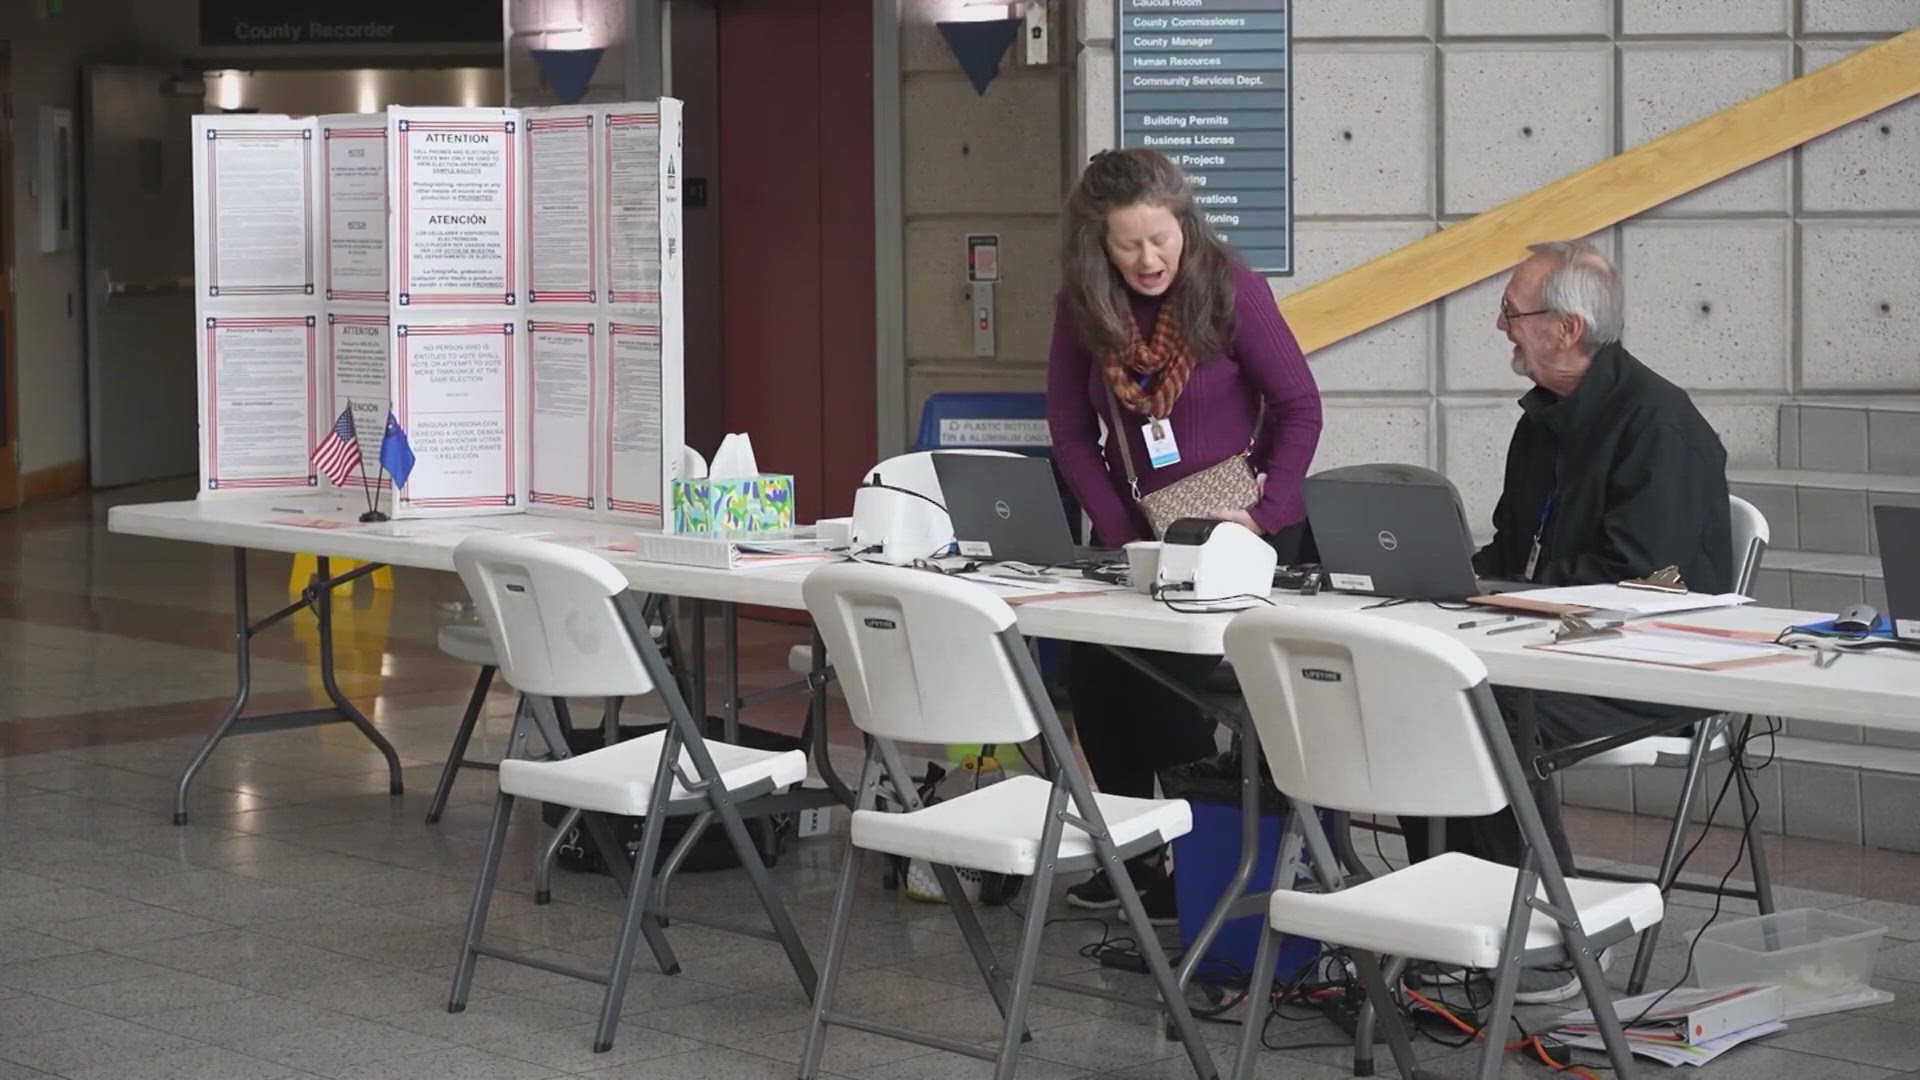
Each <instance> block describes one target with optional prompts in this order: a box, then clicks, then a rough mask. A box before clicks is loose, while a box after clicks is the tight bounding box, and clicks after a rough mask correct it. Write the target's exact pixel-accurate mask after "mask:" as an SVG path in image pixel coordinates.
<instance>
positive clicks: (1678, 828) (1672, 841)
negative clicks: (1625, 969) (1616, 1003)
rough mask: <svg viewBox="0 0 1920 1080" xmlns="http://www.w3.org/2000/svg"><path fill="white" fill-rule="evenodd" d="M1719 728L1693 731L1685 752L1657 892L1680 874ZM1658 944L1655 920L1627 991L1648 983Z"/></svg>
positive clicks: (1710, 723) (1709, 725)
mask: <svg viewBox="0 0 1920 1080" xmlns="http://www.w3.org/2000/svg"><path fill="white" fill-rule="evenodd" d="M1720 730H1721V721H1719V720H1718V719H1717V718H1716V719H1710V720H1707V721H1705V722H1703V723H1702V724H1701V725H1700V729H1699V730H1698V731H1696V732H1694V736H1693V747H1692V749H1691V750H1690V751H1689V753H1688V755H1687V775H1686V779H1685V780H1684V781H1682V782H1681V784H1680V802H1679V804H1678V805H1676V806H1675V807H1674V810H1673V825H1672V827H1671V828H1669V829H1668V830H1667V848H1666V851H1665V852H1663V853H1662V854H1661V856H1660V870H1659V872H1658V874H1657V875H1656V877H1655V879H1654V884H1656V885H1658V886H1660V894H1661V895H1662V896H1665V895H1666V894H1667V891H1668V890H1670V889H1672V888H1673V883H1674V881H1675V880H1677V879H1678V878H1679V876H1680V855H1681V852H1682V851H1684V850H1685V848H1686V842H1687V824H1688V821H1689V820H1690V819H1691V818H1692V816H1693V804H1694V803H1695V802H1696V801H1697V800H1698V798H1699V795H1700V787H1701V780H1702V778H1703V777H1704V776H1705V775H1706V769H1707V748H1708V747H1710V746H1712V745H1713V739H1714V736H1715V735H1716V734H1718V733H1719V732H1720ZM1659 945H1660V924H1659V923H1654V924H1653V925H1652V926H1649V927H1647V929H1646V930H1645V931H1644V932H1643V933H1641V935H1640V943H1639V945H1638V947H1637V951H1636V952H1635V953H1634V956H1633V971H1632V972H1631V973H1630V974H1629V975H1628V976H1627V993H1628V994H1638V993H1639V992H1640V991H1641V989H1642V988H1644V987H1645V986H1646V984H1647V976H1648V974H1649V973H1650V972H1651V971H1652V970H1653V955H1654V951H1655V950H1656V949H1657V948H1659Z"/></svg>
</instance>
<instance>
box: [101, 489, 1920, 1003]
mask: <svg viewBox="0 0 1920 1080" xmlns="http://www.w3.org/2000/svg"><path fill="white" fill-rule="evenodd" d="M356 516H357V513H356V508H355V507H354V506H352V505H351V504H350V502H349V501H347V500H344V499H331V498H327V497H322V496H313V497H302V498H295V499H285V498H281V499H276V500H274V503H273V505H271V506H269V505H266V504H263V503H259V502H252V501H237V500H236V501H227V502H212V501H206V502H175V503H153V504H146V505H130V506H118V507H114V508H113V509H112V510H110V511H109V513H108V519H107V524H108V529H109V530H110V531H112V532H115V533H123V534H127V535H135V536H147V537H156V538H161V539H169V540H182V541H187V542H190V543H202V544H217V545H221V546H227V547H232V548H233V549H234V567H235V571H234V585H235V591H236V595H235V629H236V635H235V649H236V654H237V663H238V680H239V681H238V687H237V690H236V693H235V697H234V702H233V705H232V706H231V707H230V709H229V710H228V712H227V714H226V716H225V717H223V718H222V719H221V721H220V723H219V724H218V725H217V726H216V727H215V729H214V731H213V732H211V733H210V734H209V735H208V738H207V740H206V742H204V743H203V744H202V745H201V747H200V748H199V750H198V751H197V752H196V753H195V755H194V757H193V759H192V760H191V761H190V762H189V763H188V765H187V767H186V769H185V770H184V771H183V772H182V774H181V777H180V781H179V786H178V788H177V791H176V796H175V805H174V820H175V822H176V823H184V822H185V820H186V794H187V789H188V785H189V784H190V783H191V781H192V778H193V774H194V772H195V771H197V770H198V769H199V767H200V766H201V765H202V764H203V763H204V762H205V761H206V759H207V757H208V756H209V755H210V754H211V753H212V752H213V749H214V747H215V746H216V745H217V744H218V743H219V741H220V739H222V738H223V737H225V735H226V734H227V733H228V732H229V731H231V730H232V728H233V727H234V726H235V724H236V722H238V721H239V720H240V719H241V712H242V710H243V709H244V708H245V705H246V699H247V691H248V650H249V640H250V638H251V637H252V636H253V635H254V634H256V633H258V632H260V631H262V630H264V629H266V628H267V627H268V626H271V625H272V624H273V623H275V622H278V621H280V620H282V619H284V618H286V617H287V616H288V615H290V614H293V613H294V612H295V611H298V610H300V609H301V608H302V607H311V608H312V609H313V611H314V612H315V615H316V617H317V618H318V621H319V624H320V657H321V659H320V663H321V671H322V676H323V683H324V685H325V686H326V687H327V692H328V695H329V697H330V698H331V699H332V701H333V704H334V706H335V709H334V710H322V711H321V713H320V714H313V713H303V714H294V715H293V716H292V717H291V718H290V719H291V720H294V721H309V722H310V721H312V720H314V719H326V718H332V715H333V713H334V712H337V714H338V715H339V716H341V717H344V718H345V719H346V720H348V721H350V722H352V723H354V724H355V726H356V727H358V728H359V729H360V730H361V731H362V732H363V733H365V734H366V735H367V737H368V738H369V739H370V740H371V741H372V742H373V743H374V745H375V746H376V747H378V748H380V749H381V751H382V752H383V753H384V754H386V755H387V760H388V763H389V767H390V769H391V770H392V776H393V790H394V792H395V793H396V794H397V793H398V792H399V791H400V774H399V767H398V761H397V759H396V758H395V757H394V755H393V750H392V748H391V746H389V745H388V744H387V742H386V740H385V739H384V738H382V737H381V735H380V733H379V732H378V731H377V730H376V729H374V728H373V726H372V725H371V724H369V723H368V722H367V721H366V719H365V717H364V716H362V715H361V714H360V713H359V711H358V710H357V709H355V708H354V707H353V705H352V704H351V703H350V702H348V701H347V700H346V698H345V695H343V694H341V693H340V691H339V689H338V687H337V685H336V684H335V683H334V681H333V679H332V643H331V638H330V619H329V614H328V611H329V604H330V602H331V601H330V597H331V591H332V590H331V586H332V585H336V584H339V583H340V582H342V581H346V580H351V579H352V578H354V577H357V576H359V575H361V574H364V573H367V572H369V571H370V570H371V569H372V568H373V566H374V565H378V564H387V565H393V566H408V567H415V568H419V569H427V570H444V571H451V570H452V569H453V549H454V547H455V546H456V545H457V544H458V543H459V542H460V540H462V539H464V538H465V536H467V535H472V534H473V532H474V531H477V530H505V531H510V532H517V533H522V534H543V535H544V537H545V538H547V539H551V540H556V541H560V542H568V543H578V544H582V545H585V546H588V547H591V548H596V549H598V553H599V554H600V555H602V556H603V557H605V558H606V559H608V561H609V562H611V563H612V564H613V565H614V566H616V567H618V568H619V569H620V571H621V572H622V573H623V574H625V575H626V577H627V580H628V581H630V582H632V584H633V587H634V588H635V589H636V590H638V591H641V592H645V593H650V594H660V595H665V596H672V597H679V598H685V599H692V600H698V601H716V602H720V603H723V604H729V605H738V604H750V605H754V606H759V607H766V608H784V609H789V610H804V609H805V603H804V601H803V599H802V596H801V582H802V581H803V580H804V579H805V577H806V575H807V573H808V572H809V571H810V570H811V569H812V568H813V567H814V566H815V565H817V564H814V563H795V564H786V565H777V566H769V567H756V568H753V569H750V570H720V569H709V568H701V567H691V566H678V565H670V564H665V563H652V562H643V561H641V560H639V559H637V558H635V557H634V556H633V555H631V554H621V553H620V552H617V551H609V550H606V549H605V545H607V544H609V543H614V542H617V541H620V540H623V539H631V535H632V534H631V532H630V531H627V530H622V529H620V528H619V527H618V526H616V525H611V524H608V523H604V522H590V521H576V520H570V519H561V518H549V517H535V516H511V515H509V516H495V517H484V518H463V519H438V520H429V521H403V522H386V523H381V524H373V525H360V524H357V523H354V518H355V517H356ZM304 519H322V520H327V521H338V522H342V523H346V524H344V526H343V527H341V528H336V529H326V528H313V527H309V526H303V525H298V524H292V523H290V522H293V521H296V520H304ZM249 549H255V550H262V551H277V552H290V553H297V552H311V551H324V552H326V553H327V555H331V556H337V557H342V558H351V559H357V560H361V561H363V562H365V563H368V564H369V565H367V566H363V567H360V568H358V569H356V570H354V571H352V572H350V573H348V574H344V575H341V576H340V577H338V578H333V579H331V580H327V578H328V564H327V560H326V557H325V556H321V557H320V558H319V560H318V567H319V573H318V575H317V578H316V584H315V585H314V586H312V587H310V588H309V589H308V590H307V592H306V595H305V596H303V598H302V600H301V602H300V603H297V604H294V605H291V606H289V607H288V608H285V609H282V610H281V611H278V612H276V613H274V614H273V615H272V616H269V617H268V618H267V619H264V620H262V621H260V622H258V623H253V622H250V621H249V615H248V611H247V603H246V552H247V551H248V550H249ZM1272 599H1273V601H1274V602H1275V603H1279V604H1288V605H1296V604H1298V605H1306V606H1311V607H1318V608H1321V609H1323V610H1346V611H1351V610H1358V609H1361V608H1367V607H1376V608H1378V613H1379V614H1380V615H1382V616H1383V617H1386V618H1393V619H1404V620H1407V621H1409V622H1414V623H1418V624H1420V625H1424V626H1428V627H1431V628H1434V629H1438V630H1441V631H1443V632H1447V633H1451V634H1454V635H1455V636H1457V637H1458V638H1459V639H1460V640H1462V641H1463V642H1465V643H1466V644H1467V645H1468V646H1469V647H1470V648H1472V649H1473V651H1474V653H1475V654H1476V655H1478V656H1479V657H1480V658H1481V659H1482V660H1483V661H1484V662H1485V663H1486V665H1487V669H1488V673H1489V676H1490V678H1491V681H1492V682H1494V683H1495V684H1499V685H1507V686H1515V687H1522V688H1529V689H1535V690H1553V691H1562V692H1567V693H1576V694H1591V695H1597V696H1602V697H1611V698H1622V699H1631V700H1639V701H1648V702H1657V703H1662V704H1669V705H1679V706H1687V707H1694V708H1702V709H1710V710H1713V711H1716V712H1728V713H1736V714H1752V715H1757V716H1784V717H1793V718H1797V719H1808V720H1826V721H1832V722H1836V723H1846V724H1860V725H1863V726H1867V727H1873V728H1878V729H1885V730H1898V731H1908V732H1920V655H1914V654H1905V655H1882V654H1874V655H1859V656H1848V657H1846V658H1844V659H1842V660H1841V661H1839V662H1838V663H1835V664H1833V665H1831V666H1829V667H1825V668H1819V667H1816V666H1814V664H1813V663H1812V662H1811V661H1810V659H1809V660H1805V661H1799V662H1789V663H1781V664H1773V665H1761V666H1753V667H1743V668H1738V669H1733V670H1696V669H1688V668H1677V667H1672V668H1670V667H1657V666H1653V665H1647V664H1637V663H1631V662H1627V661H1621V660H1608V659H1599V658H1594V657H1586V656H1576V655H1571V654H1568V653H1557V652H1548V651H1542V650H1540V649H1537V648H1530V647H1529V646H1533V645H1538V644H1540V643H1542V642H1544V641H1546V640H1548V636H1549V627H1550V626H1551V623H1549V622H1547V621H1544V620H1543V621H1542V622H1541V623H1540V624H1539V625H1538V626H1537V627H1535V628H1531V629H1527V630H1523V631H1519V632H1514V633H1503V634H1489V633H1487V632H1486V631H1485V630H1483V629H1472V630H1460V629H1458V624H1459V623H1460V622H1461V621H1463V619H1465V618H1467V616H1464V615H1463V614H1462V613H1461V612H1459V611H1454V610H1443V609H1441V608H1438V607H1436V606H1433V605H1430V604H1400V605H1395V606H1390V607H1380V606H1379V602H1378V601H1376V600H1373V599H1370V598H1361V597H1352V596H1342V595H1337V594H1327V593H1322V594H1319V595H1316V596H1311V597H1307V596H1300V595H1296V594H1290V593H1284V592H1275V593H1274V594H1273V595H1272ZM1015 612H1016V614H1017V616H1018V619H1019V623H1020V628H1021V630H1022V632H1024V633H1025V634H1026V635H1027V636H1029V637H1040V638H1053V639H1057V640H1063V641H1071V642H1081V643H1086V644H1093V645H1099V646H1103V647H1106V648H1108V649H1111V650H1113V651H1114V652H1116V653H1117V654H1119V655H1121V656H1122V657H1124V658H1127V659H1129V660H1130V662H1133V663H1135V664H1137V665H1142V667H1143V670H1147V671H1148V672H1149V673H1150V674H1151V673H1152V671H1151V669H1150V668H1145V667H1144V664H1143V662H1142V661H1140V660H1139V659H1138V657H1136V656H1134V655H1133V654H1134V652H1136V651H1139V650H1152V651H1161V652H1175V653H1190V654H1199V655H1208V656H1214V655H1219V654H1220V653H1222V652H1223V651H1224V649H1223V646H1222V640H1223V634H1224V633H1225V630H1226V627H1227V624H1228V623H1229V622H1230V621H1231V620H1232V615H1231V614H1192V613H1182V612H1176V611H1174V610H1173V609H1172V608H1170V607H1169V606H1167V605H1165V604H1163V603H1160V602H1158V601H1154V600H1152V599H1149V598H1148V597H1146V596H1144V595H1141V594H1138V593H1134V592H1131V591H1114V592H1103V593H1096V594H1088V595H1084V596H1076V597H1071V598H1065V599H1055V600H1034V601H1030V602H1027V603H1023V604H1020V605H1018V606H1016V608H1015ZM1824 617H1826V616H1825V615H1822V614H1820V613H1815V612H1796V611H1783V610H1778V609H1768V608H1758V607H1745V608H1738V609H1724V610H1720V611H1714V612H1704V613H1695V614H1692V615H1689V616H1685V617H1683V618H1684V621H1687V622H1690V623H1696V624H1702V625H1711V626H1718V627H1723V628H1728V629H1744V630H1765V631H1768V632H1777V631H1778V630H1780V629H1782V628H1784V627H1786V626H1788V625H1792V624H1797V623H1804V622H1811V621H1814V620H1817V619H1820V618H1824ZM729 644H731V642H730V643H729ZM699 659H700V658H698V657H696V658H695V660H696V663H698V662H699ZM821 661H822V656H821V653H820V650H819V645H818V638H817V637H816V638H815V668H816V676H817V672H818V669H819V668H820V666H821ZM813 682H814V686H813V692H814V695H815V707H816V708H818V709H821V711H820V712H817V713H816V714H815V715H816V724H815V738H816V742H817V745H816V747H815V755H814V756H815V758H816V765H817V766H818V767H819V768H820V769H821V770H822V773H823V775H828V776H829V781H830V783H831V781H832V779H833V778H832V777H831V776H830V766H829V765H828V764H827V761H826V755H825V753H824V752H823V751H824V748H825V723H824V717H825V713H824V708H823V696H824V689H823V685H822V683H821V680H819V679H818V678H817V677H816V678H815V679H814V680H813ZM730 696H733V695H730ZM732 704H733V702H732V701H730V702H729V708H730V709H731V707H732ZM1202 704H1203V707H1207V706H1206V705H1205V703H1204V702H1203V703H1202ZM1209 711H1210V712H1211V713H1213V714H1214V715H1216V716H1218V715H1219V712H1218V710H1217V708H1212V707H1209ZM696 715H698V714H696ZM263 719H268V718H263ZM278 719H288V718H278ZM1243 737H1244V738H1245V749H1244V751H1243V754H1242V758H1243V761H1242V776H1241V785H1242V833H1241V838H1242V845H1241V847H1242V850H1241V858H1240V863H1239V866H1238V867H1237V869H1236V873H1235V875H1234V878H1233V880H1232V882H1231V883H1230V885H1229V888H1228V889H1227V891H1226V893H1225V894H1224V896H1223V898H1222V902H1221V903H1220V905H1219V906H1218V907H1217V908H1216V909H1215V910H1214V912H1213V913H1212V915H1211V916H1210V917H1209V918H1208V920H1207V921H1206V923H1205V924H1204V925H1203V927H1202V930H1201V933H1200V934H1199V935H1198V937H1197V938H1196V940H1195V941H1194V942H1193V943H1192V945H1191V946H1190V947H1189V948H1188V950H1187V956H1186V958H1185V960H1184V961H1183V962H1182V965H1181V973H1180V974H1181V979H1182V981H1183V982H1184V981H1185V980H1186V979H1187V978H1189V977H1190V976H1191V974H1192V971H1193V968H1194V966H1195V965H1196V964H1197V963H1198V962H1199V960H1200V959H1201V957H1202V955H1203V954H1204V953H1205V952H1206V947H1207V945H1208V944H1210V943H1211V941H1212V939H1213V937H1214V936H1215V934H1216V933H1217V932H1218V930H1219V928H1220V926H1221V925H1223V924H1224V923H1225V922H1226V921H1227V919H1228V918H1230V917H1232V916H1233V914H1234V911H1233V909H1234V906H1235V904H1236V903H1237V902H1239V898H1240V895H1241V893H1243V891H1244V889H1245V886H1246V884H1247V882H1248V880H1250V876H1251V873H1252V870H1253V866H1254V864H1255V861H1256V856H1257V847H1256V841H1257V837H1258V814H1259V790H1258V786H1259V773H1258V762H1257V760H1256V759H1257V757H1258V753H1257V748H1256V745H1255V743H1254V742H1253V740H1252V738H1251V732H1250V731H1247V732H1245V733H1244V735H1243ZM833 787H834V788H835V790H836V792H838V793H840V794H841V796H842V797H843V798H845V797H846V794H845V792H844V786H843V785H840V784H834V785H833Z"/></svg>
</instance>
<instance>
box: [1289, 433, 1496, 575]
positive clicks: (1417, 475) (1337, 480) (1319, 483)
mask: <svg viewBox="0 0 1920 1080" xmlns="http://www.w3.org/2000/svg"><path fill="white" fill-rule="evenodd" d="M1300 496H1301V499H1302V501H1304V502H1305V503H1306V507H1307V520H1308V522H1309V523H1311V525H1312V527H1313V536H1314V540H1315V542H1316V543H1317V545H1318V546H1319V548H1320V568H1321V570H1323V571H1324V572H1325V573H1326V575H1327V582H1328V584H1329V585H1331V586H1332V587H1333V588H1335V589H1338V590H1340V591H1343V592H1356V593H1366V594H1369V595H1373V596H1389V597H1397V598H1405V599H1409V600H1462V599H1465V598H1467V597H1470V596H1474V595H1477V594H1478V593H1479V592H1480V587H1479V581H1478V579H1477V578H1476V577H1475V575H1474V572H1473V538H1472V535H1471V534H1470V533H1469V532H1468V530H1467V522H1466V515H1465V513H1464V511H1462V510H1461V507H1460V496H1459V494H1458V493H1457V492H1456V491H1455V490H1454V487H1453V485H1452V484H1451V483H1449V482H1448V481H1447V480H1446V478H1445V477H1442V476H1440V475H1439V474H1438V473H1435V472H1432V471H1431V470H1428V469H1422V468H1418V467H1416V466H1411V465H1356V466H1350V467H1347V468H1341V469H1329V470H1327V471H1325V472H1321V473H1316V474H1314V475H1313V476H1309V477H1307V478H1306V479H1305V480H1302V481H1301V482H1300Z"/></svg>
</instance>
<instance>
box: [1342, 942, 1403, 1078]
mask: <svg viewBox="0 0 1920 1080" xmlns="http://www.w3.org/2000/svg"><path fill="white" fill-rule="evenodd" d="M1347 952H1348V955H1350V956H1351V957H1353V966H1354V967H1355V968H1356V969H1357V970H1358V971H1359V972H1360V981H1361V982H1362V983H1365V984H1366V988H1367V1003H1368V1004H1370V1005H1372V1006H1373V1012H1374V1015H1375V1016H1377V1017H1379V1018H1380V1024H1381V1026H1383V1027H1384V1028H1386V1032H1387V1049H1388V1050H1390V1051H1392V1053H1393V1063H1394V1064H1395V1065H1398V1066H1399V1067H1400V1075H1401V1076H1402V1077H1403V1078H1404V1080H1413V1076H1414V1060H1413V1039H1412V1038H1411V1037H1409V1036H1408V1034H1407V1023H1406V1018H1405V1017H1402V1016H1401V1015H1400V1010H1398V1009H1396V1008H1394V1007H1393V994H1392V992H1391V989H1390V988H1389V987H1388V986H1387V977H1386V973H1385V972H1384V971H1382V970H1381V966H1380V958H1379V957H1377V956H1375V955H1373V954H1372V953H1370V952H1366V951H1364V950H1361V949H1349V950H1347ZM1355 1050H1356V1057H1355V1060H1354V1075H1356V1076H1365V1075H1367V1073H1362V1072H1361V1071H1360V1067H1359V1059H1358V1056H1357V1053H1358V1051H1359V1050H1365V1051H1366V1054H1367V1063H1368V1073H1370V1072H1372V1067H1371V1066H1372V1063H1373V1034H1372V1032H1371V1031H1369V1032H1368V1033H1367V1035H1366V1043H1365V1045H1364V1046H1359V1045H1357V1046H1356V1047H1355Z"/></svg>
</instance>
